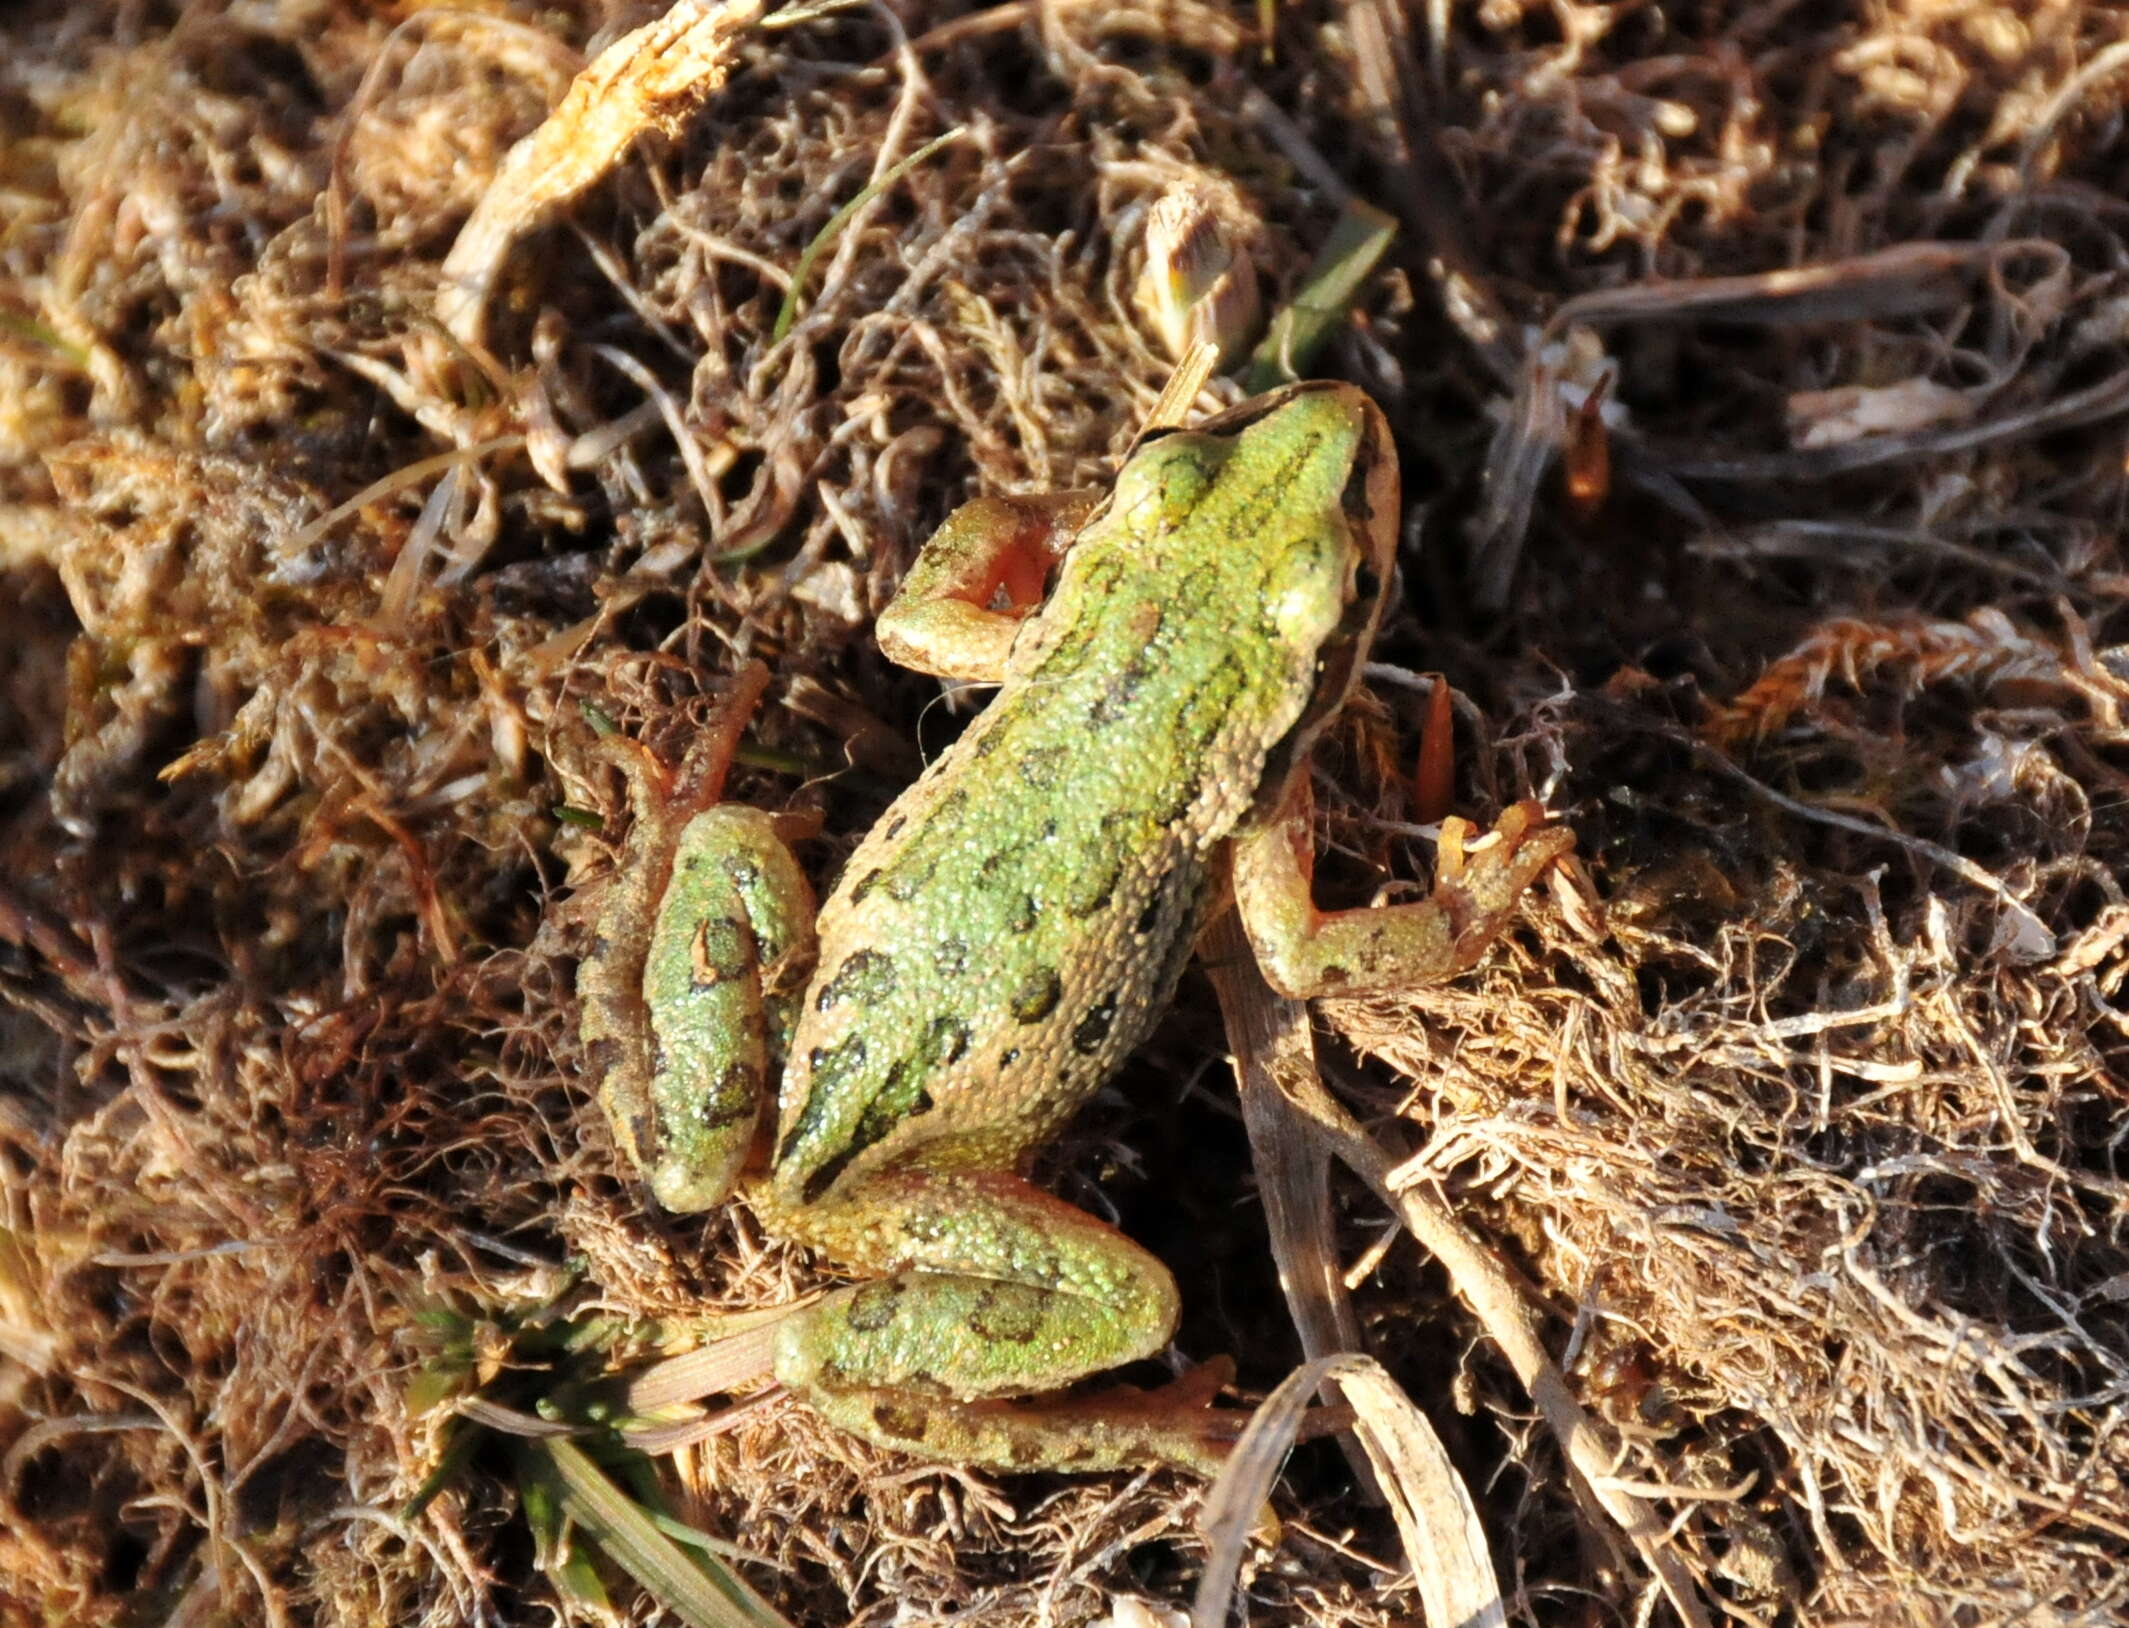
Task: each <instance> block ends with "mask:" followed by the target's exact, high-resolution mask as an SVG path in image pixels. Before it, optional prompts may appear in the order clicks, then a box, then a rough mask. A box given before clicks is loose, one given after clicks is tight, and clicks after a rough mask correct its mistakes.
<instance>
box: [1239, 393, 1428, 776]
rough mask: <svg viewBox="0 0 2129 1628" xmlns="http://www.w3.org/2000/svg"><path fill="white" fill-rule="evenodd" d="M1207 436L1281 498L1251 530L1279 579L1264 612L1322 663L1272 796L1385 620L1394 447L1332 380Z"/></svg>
mask: <svg viewBox="0 0 2129 1628" xmlns="http://www.w3.org/2000/svg"><path fill="white" fill-rule="evenodd" d="M1200 433H1201V434H1203V435H1204V436H1206V437H1207V438H1215V437H1216V438H1218V439H1220V440H1221V441H1222V442H1223V443H1224V444H1225V445H1226V446H1227V447H1228V448H1229V449H1230V461H1229V464H1228V469H1229V470H1230V471H1231V472H1235V473H1239V472H1240V470H1239V469H1238V467H1237V466H1238V465H1255V466H1257V471H1256V472H1254V473H1253V474H1252V475H1251V477H1250V478H1249V479H1248V480H1247V481H1246V482H1244V484H1245V485H1247V486H1250V487H1255V488H1260V489H1263V490H1266V491H1271V492H1275V493H1276V494H1277V498H1276V501H1275V502H1271V503H1267V504H1264V505H1263V508H1264V510H1265V513H1266V520H1265V522H1264V524H1263V525H1262V526H1260V527H1258V528H1256V530H1255V533H1254V535H1253V546H1254V547H1255V548H1257V549H1258V550H1259V551H1260V552H1261V553H1262V554H1263V556H1264V558H1265V561H1266V564H1267V566H1268V568H1269V569H1270V570H1271V572H1272V573H1273V574H1272V577H1271V580H1272V581H1274V582H1276V583H1278V584H1279V586H1278V588H1277V589H1276V591H1274V592H1272V593H1271V594H1269V595H1268V596H1267V600H1266V604H1265V610H1266V612H1267V613H1268V615H1269V617H1270V624H1271V626H1272V628H1273V629H1274V630H1275V631H1276V633H1277V634H1278V636H1279V638H1280V639H1281V641H1282V642H1285V643H1287V644H1289V645H1290V646H1291V647H1293V648H1294V649H1295V650H1296V651H1297V653H1299V652H1306V653H1309V654H1310V655H1311V656H1312V659H1313V661H1314V679H1313V683H1312V685H1311V689H1310V694H1309V699H1308V702H1307V705H1306V706H1305V707H1304V708H1303V709H1302V712H1301V715H1300V717H1299V718H1298V719H1297V720H1296V721H1295V723H1294V725H1293V726H1292V728H1291V729H1289V730H1288V731H1287V733H1286V734H1285V736H1284V737H1283V738H1282V739H1281V740H1280V742H1279V743H1278V745H1277V747H1276V748H1275V749H1274V751H1273V752H1272V755H1271V758H1270V760H1269V761H1268V762H1267V764H1266V772H1265V775H1264V779H1263V782H1262V784H1263V790H1264V795H1265V796H1267V797H1276V796H1277V795H1278V794H1279V790H1280V788H1281V786H1282V783H1283V782H1284V780H1285V779H1286V777H1287V776H1288V775H1289V774H1290V773H1291V772H1292V770H1293V768H1294V766H1295V765H1297V764H1299V763H1301V762H1302V761H1304V759H1305V757H1306V754H1307V751H1308V748H1309V745H1310V743H1311V742H1313V740H1314V739H1315V737H1316V735H1317V733H1318V732H1319V731H1320V730H1321V729H1322V728H1323V726H1324V724H1325V723H1327V722H1328V721H1329V720H1330V719H1331V718H1332V717H1334V716H1335V715H1336V714H1337V711H1338V709H1339V708H1340V707H1341V706H1343V705H1344V703H1345V699H1346V697H1347V696H1348V695H1349V694H1350V693H1351V692H1352V689H1353V685H1354V683H1355V682H1356V681H1357V680H1358V678H1359V675H1360V668H1361V664H1362V663H1363V662H1365V661H1366V659H1367V654H1368V648H1369V646H1370V645H1371V644H1372V643H1373V642H1374V638H1375V629H1376V627H1377V625H1378V624H1379V623H1380V622H1381V620H1382V611H1383V603H1384V600H1385V598H1386V597H1387V594H1388V590H1389V583H1390V575H1391V572H1392V570H1393V568H1394V566H1395V564H1396V556H1397V530H1398V518H1399V497H1400V494H1399V488H1398V477H1397V450H1396V447H1395V445H1394V443H1393V442H1392V441H1391V438H1390V430H1389V425H1388V423H1387V422H1386V421H1385V420H1384V418H1383V415H1382V410H1381V409H1380V408H1378V407H1377V406H1376V405H1375V403H1374V402H1373V401H1371V400H1370V399H1369V398H1368V397H1367V396H1366V395H1365V394H1363V393H1362V392H1361V391H1359V390H1357V389H1355V388H1354V387H1353V386H1351V385H1349V384H1340V383H1336V382H1332V381H1324V380H1319V381H1311V382H1305V383H1301V384H1294V385H1289V386H1287V387H1286V388H1285V389H1283V390H1278V391H1274V392H1273V393H1271V394H1270V395H1267V396H1260V397H1258V398H1257V399H1256V400H1255V401H1251V402H1245V403H1244V404H1243V405H1242V406H1240V407H1238V408H1236V409H1234V411H1232V412H1230V413H1227V414H1223V415H1222V416H1221V417H1219V418H1216V419H1212V420H1208V421H1207V423H1206V424H1204V425H1203V426H1202V427H1201V430H1200Z"/></svg>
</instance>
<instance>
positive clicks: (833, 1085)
mask: <svg viewBox="0 0 2129 1628" xmlns="http://www.w3.org/2000/svg"><path fill="white" fill-rule="evenodd" d="M864 1066H865V1037H864V1036H863V1035H855V1034H854V1035H851V1036H850V1037H849V1038H848V1039H845V1040H841V1041H838V1042H837V1043H836V1044H835V1045H834V1046H815V1047H814V1048H813V1049H812V1050H811V1051H809V1052H808V1053H807V1054H806V1069H807V1072H808V1073H810V1074H811V1075H812V1076H813V1078H812V1085H811V1089H810V1090H809V1091H808V1092H807V1095H806V1106H805V1107H804V1108H803V1109H801V1110H800V1112H799V1116H798V1118H797V1119H795V1120H794V1121H792V1124H791V1128H790V1130H789V1131H787V1132H785V1133H784V1135H783V1136H782V1138H780V1139H779V1140H778V1142H777V1144H776V1153H775V1162H776V1163H778V1164H782V1163H783V1162H784V1161H785V1160H786V1159H788V1158H790V1156H791V1150H792V1149H793V1148H795V1147H797V1146H798V1144H799V1143H800V1142H802V1141H804V1140H805V1139H806V1138H807V1137H809V1136H811V1135H813V1134H814V1133H815V1132H816V1131H818V1130H819V1129H820V1128H821V1126H822V1125H823V1124H824V1123H826V1121H827V1118H828V1114H829V1112H830V1110H831V1108H832V1106H833V1104H834V1102H835V1099H836V1095H837V1091H838V1086H839V1082H840V1081H841V1079H842V1078H843V1076H844V1075H846V1074H854V1073H856V1072H857V1071H858V1070H859V1069H861V1068H863V1067H864ZM811 1194H812V1184H811V1183H810V1182H809V1183H808V1196H809V1197H810V1196H811Z"/></svg>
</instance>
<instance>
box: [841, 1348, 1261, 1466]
mask: <svg viewBox="0 0 2129 1628" xmlns="http://www.w3.org/2000/svg"><path fill="white" fill-rule="evenodd" d="M1232 1371H1233V1364H1232V1363H1231V1362H1229V1361H1227V1360H1226V1359H1225V1358H1221V1359H1218V1360H1216V1361H1213V1362H1208V1363H1203V1364H1201V1365H1199V1366H1198V1367H1196V1368H1193V1369H1192V1370H1191V1371H1190V1372H1189V1373H1187V1374H1184V1375H1183V1376H1182V1377H1181V1378H1180V1379H1176V1380H1173V1381H1171V1382H1170V1383H1168V1384H1166V1385H1161V1386H1158V1387H1156V1388H1155V1389H1153V1390H1141V1389H1140V1388H1139V1387H1137V1386H1135V1385H1110V1386H1104V1387H1102V1388H1101V1389H1100V1390H1096V1391H1090V1392H1088V1393H1087V1394H1086V1395H1084V1396H1067V1397H1056V1398H1048V1397H1035V1398H1029V1399H1014V1398H997V1397H994V1398H989V1399H986V1400H980V1401H974V1402H958V1401H955V1400H953V1399H952V1398H949V1397H931V1396H920V1395H912V1394H911V1393H909V1392H907V1391H893V1390H887V1389H885V1388H881V1387H855V1388H843V1389H829V1388H826V1387H823V1386H820V1385H815V1386H813V1387H811V1388H809V1389H808V1391H807V1393H806V1394H807V1400H808V1401H809V1402H810V1403H811V1404H812V1405H813V1406H814V1407H815V1408H816V1409H817V1410H818V1411H819V1412H820V1413H821V1415H822V1417H824V1418H826V1419H828V1420H829V1421H830V1422H832V1423H834V1424H837V1425H840V1426H841V1427H842V1428H843V1429H845V1430H848V1431H850V1432H851V1433H852V1434H853V1435H858V1436H863V1437H865V1438H866V1439H867V1440H868V1441H874V1442H877V1443H879V1444H880V1445H881V1446H883V1447H891V1448H894V1449H896V1450H897V1451H900V1452H905V1453H911V1454H915V1455H917V1456H920V1457H923V1458H935V1459H938V1460H940V1461H941V1462H943V1463H950V1464H977V1465H982V1466H984V1467H986V1468H988V1469H994V1470H1074V1471H1091V1470H1115V1469H1128V1468H1135V1467H1139V1466H1144V1465H1153V1464H1167V1465H1173V1466H1175V1467H1177V1468H1179V1469H1185V1470H1190V1471H1193V1472H1195V1473H1196V1474H1199V1475H1202V1476H1205V1477H1207V1478H1210V1477H1212V1476H1215V1475H1217V1474H1218V1473H1219V1472H1220V1469H1221V1467H1222V1466H1223V1465H1224V1464H1225V1463H1226V1462H1227V1456H1228V1454H1229V1453H1231V1452H1232V1451H1233V1450H1234V1444H1235V1441H1236V1440H1237V1438H1239V1437H1240V1436H1241V1434H1242V1429H1243V1427H1244V1426H1245V1425H1247V1424H1248V1423H1249V1420H1250V1414H1249V1413H1248V1411H1247V1410H1245V1409H1242V1408H1223V1407H1219V1406H1216V1405H1215V1398H1216V1397H1217V1396H1218V1394H1219V1392H1220V1390H1221V1388H1222V1387H1223V1386H1224V1385H1225V1384H1226V1382H1227V1380H1228V1378H1229V1377H1230V1376H1231V1374H1232Z"/></svg>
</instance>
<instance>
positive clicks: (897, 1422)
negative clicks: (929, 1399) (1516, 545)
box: [872, 1402, 931, 1442]
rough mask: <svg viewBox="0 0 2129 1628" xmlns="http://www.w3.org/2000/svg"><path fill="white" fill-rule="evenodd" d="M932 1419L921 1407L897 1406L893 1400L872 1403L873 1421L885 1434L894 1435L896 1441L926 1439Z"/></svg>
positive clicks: (881, 1432) (876, 1427)
mask: <svg viewBox="0 0 2129 1628" xmlns="http://www.w3.org/2000/svg"><path fill="white" fill-rule="evenodd" d="M930 1422H931V1421H930V1420H929V1419H928V1418H927V1417H926V1415H925V1414H924V1412H923V1410H922V1409H921V1408H905V1407H897V1406H896V1405H895V1404H894V1403H892V1402H875V1403H873V1405H872V1423H873V1426H874V1428H875V1429H877V1430H878V1431H879V1432H880V1434H881V1435H883V1436H892V1437H893V1438H894V1439H895V1440H896V1441H917V1442H920V1441H922V1440H923V1439H924V1431H925V1427H926V1426H927V1425H928V1424H929V1423H930Z"/></svg>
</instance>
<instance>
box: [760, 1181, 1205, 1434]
mask: <svg viewBox="0 0 2129 1628" xmlns="http://www.w3.org/2000/svg"><path fill="white" fill-rule="evenodd" d="M762 1197H763V1195H757V1208H760V1207H761V1203H762ZM770 1221H771V1225H772V1227H773V1228H774V1229H775V1230H776V1231H778V1232H781V1233H788V1234H789V1235H791V1236H795V1237H798V1238H801V1239H804V1240H806V1241H809V1242H812V1243H814V1244H816V1245H817V1246H818V1247H820V1248H821V1249H822V1250H824V1251H825V1252H826V1253H829V1254H831V1255H833V1256H835V1257H836V1258H837V1259H839V1260H841V1261H844V1262H845V1263H847V1264H850V1265H853V1266H857V1267H859V1268H860V1269H870V1270H875V1271H878V1272H880V1274H881V1276H880V1277H879V1278H878V1279H877V1280H876V1281H873V1282H870V1283H866V1284H864V1285H862V1286H860V1287H859V1288H857V1289H855V1290H853V1291H851V1292H849V1293H847V1294H845V1295H841V1296H837V1297H835V1298H832V1299H830V1300H827V1301H823V1302H821V1303H820V1304H819V1305H817V1306H814V1307H811V1308H809V1309H808V1310H807V1311H804V1312H801V1313H799V1314H798V1315H797V1316H796V1317H794V1318H793V1319H792V1320H791V1321H790V1322H788V1323H786V1324H785V1325H784V1327H783V1328H782V1330H781V1331H780V1334H779V1337H778V1343H777V1351H776V1375H777V1378H778V1379H780V1380H781V1381H782V1382H783V1383H784V1385H785V1386H786V1387H788V1388H789V1389H790V1390H792V1391H793V1392H795V1393H797V1394H798V1395H800V1396H801V1397H803V1398H804V1399H805V1400H806V1401H808V1402H809V1403H811V1404H812V1405H813V1406H814V1407H815V1408H817V1409H818V1410H819V1411H820V1412H821V1413H822V1414H823V1415H825V1416H826V1417H827V1418H829V1419H831V1420H832V1421H834V1422H835V1423H837V1424H839V1425H841V1426H842V1427H843V1428H845V1429H847V1430H850V1431H853V1432H855V1433H856V1434H858V1435H860V1436H864V1437H866V1438H868V1439H869V1440H872V1441H875V1442H878V1443H880V1444H882V1445H883V1446H887V1447H892V1448H895V1449H898V1450H900V1451H903V1452H913V1453H921V1454H923V1455H924V1456H926V1457H929V1458H936V1459H941V1460H945V1461H947V1462H952V1463H964V1464H982V1465H988V1466H991V1467H993V1468H997V1469H1008V1470H1027V1469H1042V1468H1052V1469H1075V1470H1096V1469H1113V1468H1119V1467H1122V1466H1126V1465H1142V1464H1179V1465H1183V1466H1185V1467H1187V1468H1190V1469H1193V1470H1197V1471H1199V1472H1201V1473H1205V1474H1210V1473H1212V1472H1214V1471H1215V1470H1217V1468H1218V1467H1219V1465H1220V1463H1221V1462H1222V1461H1223V1460H1224V1458H1225V1455H1226V1451H1227V1448H1228V1446H1229V1445H1230V1444H1231V1443H1232V1442H1233V1440H1234V1436H1235V1434H1236V1432H1237V1430H1238V1429H1239V1423H1240V1421H1242V1420H1244V1419H1246V1417H1247V1416H1246V1415H1244V1414H1240V1413H1236V1412H1233V1411H1231V1410H1223V1409H1215V1408H1212V1407H1210V1406H1209V1404H1210V1402H1211V1400H1212V1392H1213V1391H1214V1390H1215V1389H1217V1384H1218V1379H1217V1377H1215V1378H1214V1379H1213V1381H1212V1383H1211V1384H1207V1383H1206V1382H1205V1380H1204V1379H1203V1378H1201V1377H1200V1375H1201V1374H1202V1373H1203V1371H1202V1370H1200V1371H1199V1373H1198V1374H1193V1375H1190V1376H1186V1377H1185V1378H1184V1379H1182V1380H1179V1381H1177V1382H1175V1383H1174V1384H1172V1385H1169V1386H1166V1387H1163V1388H1162V1389H1160V1390H1157V1391H1153V1392H1141V1391H1137V1390H1133V1389H1130V1388H1128V1387H1118V1388H1115V1389H1111V1390H1105V1391H1100V1392H1097V1393H1095V1394H1093V1395H1091V1396H1086V1397H1081V1398H1073V1399H1069V1400H1059V1399H1048V1400H1042V1399H1038V1400H1033V1401H1017V1400H1008V1399H1009V1398H1018V1397H1026V1396H1030V1395H1036V1394H1037V1393H1041V1392H1046V1391H1055V1390H1058V1389H1060V1388H1061V1387H1063V1386H1066V1385H1069V1384H1071V1383H1072V1382H1073V1381H1075V1380H1078V1379H1082V1378H1085V1377H1086V1376H1087V1375H1089V1374H1094V1373H1099V1372H1101V1371H1102V1370H1104V1369H1108V1368H1113V1367H1116V1366H1118V1365H1119V1364H1122V1363H1126V1362H1132V1361H1136V1360H1137V1359H1139V1358H1142V1357H1147V1356H1151V1355H1152V1354H1153V1353H1154V1352H1156V1351H1158V1350H1160V1349H1161V1347H1162V1346H1164V1345H1165V1344H1166V1343H1167V1342H1168V1338H1169V1335H1170V1334H1171V1333H1172V1332H1173V1331H1174V1328H1175V1320H1176V1312H1177V1308H1178V1296H1177V1291H1176V1286H1175V1279H1174V1278H1173V1277H1172V1276H1170V1274H1169V1272H1168V1269H1167V1268H1166V1267H1165V1266H1163V1265H1162V1264H1161V1263H1160V1262H1159V1261H1158V1260H1157V1259H1155V1258H1154V1257H1153V1256H1152V1255H1150V1254H1148V1253H1147V1252H1146V1251H1144V1250H1142V1249H1140V1248H1139V1247H1138V1246H1137V1245H1136V1244H1134V1243H1132V1242H1131V1241H1130V1240H1129V1239H1127V1238H1125V1237H1124V1236H1123V1235H1122V1234H1121V1233H1119V1232H1116V1231H1115V1230H1114V1229H1113V1228H1110V1227H1108V1226H1105V1225H1103V1224H1102V1223H1101V1222H1100V1221H1097V1220H1096V1219H1095V1218H1094V1217H1093V1216H1090V1215H1088V1214H1087V1213H1086V1212H1084V1211H1082V1210H1077V1209H1074V1208H1073V1207H1072V1206H1071V1205H1069V1204H1067V1203H1065V1202H1064V1201H1063V1200H1062V1199H1059V1198H1056V1197H1053V1196H1052V1195H1050V1194H1048V1193H1045V1192H1043V1191H1042V1190H1040V1189H1039V1188H1036V1187H1034V1186H1031V1185H1030V1184H1029V1183H1027V1182H1026V1181H1023V1180H1022V1179H1021V1178H1020V1177H1018V1176H1016V1175H1014V1174H1012V1173H1011V1172H1009V1171H999V1170H951V1171H939V1170H925V1169H913V1170H903V1171H895V1172H888V1173H883V1174H881V1175H879V1176H877V1177H873V1178H871V1179H868V1180H867V1181H865V1182H864V1183H863V1184H862V1186H861V1187H860V1188H859V1190H858V1191H856V1192H854V1193H852V1194H851V1195H849V1196H848V1197H847V1198H845V1199H843V1200H841V1201H835V1200H831V1201H829V1202H828V1203H826V1204H816V1205H814V1206H811V1207H809V1208H807V1209H805V1210H804V1212H803V1213H802V1214H801V1213H798V1212H792V1213H789V1214H786V1215H779V1216H775V1217H771V1218H770ZM1224 1372H1225V1370H1224V1369H1223V1370H1217V1371H1216V1373H1217V1374H1224Z"/></svg>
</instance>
